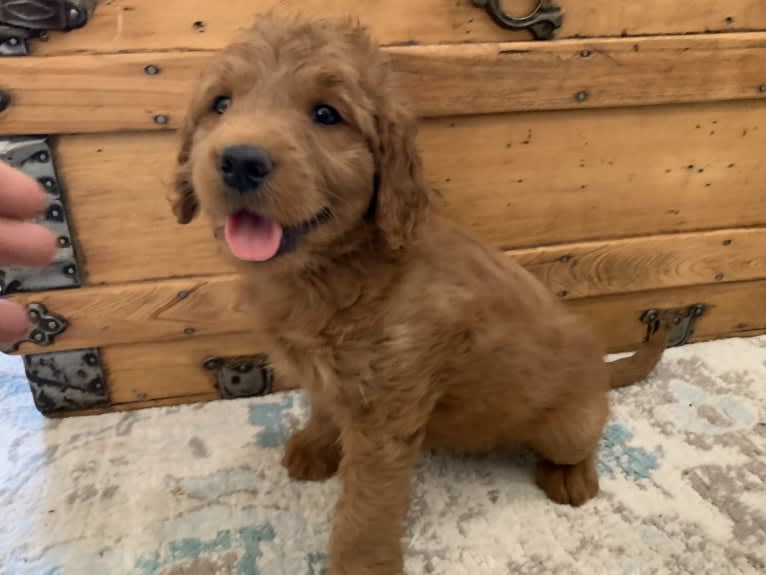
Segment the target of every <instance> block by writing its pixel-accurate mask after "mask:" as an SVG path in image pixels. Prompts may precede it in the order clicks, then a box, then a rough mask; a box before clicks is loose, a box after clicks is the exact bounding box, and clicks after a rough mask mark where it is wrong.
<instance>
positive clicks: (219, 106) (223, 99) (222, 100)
mask: <svg viewBox="0 0 766 575" xmlns="http://www.w3.org/2000/svg"><path fill="white" fill-rule="evenodd" d="M229 106H231V98H229V97H228V96H218V97H217V98H216V99H215V100H213V111H214V112H215V113H216V114H223V113H224V112H225V111H226V110H228V109H229Z"/></svg>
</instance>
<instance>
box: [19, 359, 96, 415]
mask: <svg viewBox="0 0 766 575" xmlns="http://www.w3.org/2000/svg"><path fill="white" fill-rule="evenodd" d="M24 367H25V369H26V372H27V379H28V380H29V387H30V390H31V392H32V397H33V399H34V402H35V406H36V407H37V409H38V410H39V411H40V413H42V414H44V415H56V414H62V415H63V414H66V413H68V412H73V411H84V410H88V409H96V408H102V407H109V406H110V405H111V398H110V393H109V386H108V385H107V382H106V373H105V371H104V368H103V367H102V363H101V355H100V353H99V351H98V350H97V349H79V350H75V351H59V352H54V353H43V354H38V355H27V356H25V357H24Z"/></svg>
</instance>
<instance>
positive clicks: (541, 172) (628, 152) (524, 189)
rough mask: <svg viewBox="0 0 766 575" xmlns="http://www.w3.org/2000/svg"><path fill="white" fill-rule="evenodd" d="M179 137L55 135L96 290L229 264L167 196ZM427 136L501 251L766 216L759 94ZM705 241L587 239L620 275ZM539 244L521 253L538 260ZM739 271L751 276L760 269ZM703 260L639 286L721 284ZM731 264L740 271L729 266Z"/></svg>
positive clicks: (423, 143)
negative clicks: (750, 99)
mask: <svg viewBox="0 0 766 575" xmlns="http://www.w3.org/2000/svg"><path fill="white" fill-rule="evenodd" d="M455 142H460V145H459V146H456V145H455ZM175 143H176V142H175V138H174V136H173V135H172V134H167V133H146V134H143V133H142V134H115V135H111V134H110V135H84V136H71V137H64V138H61V139H60V140H59V141H58V143H57V145H56V159H57V167H58V169H59V173H60V175H61V179H62V183H63V186H64V188H65V190H66V192H67V205H68V207H69V212H70V218H71V222H72V224H73V226H74V229H75V232H76V234H75V235H76V238H77V241H78V246H77V247H78V251H79V253H80V254H81V255H82V260H83V261H84V271H85V276H86V277H85V281H86V283H87V284H88V285H98V284H103V283H122V282H130V281H140V280H146V279H153V278H163V277H179V276H203V275H213V274H222V273H229V272H232V271H233V270H232V269H231V268H230V267H228V265H227V264H226V263H225V262H224V260H223V258H221V257H220V254H219V253H218V249H217V245H216V243H215V242H214V240H213V238H212V236H211V233H210V231H209V230H208V228H207V225H206V224H205V223H204V222H203V221H197V222H194V223H193V224H191V225H189V226H179V225H177V224H176V223H175V221H174V220H173V217H172V214H171V213H170V210H169V207H168V204H167V202H166V199H165V196H166V192H167V189H168V188H167V187H168V185H169V181H170V178H171V174H172V167H173V158H174V156H175ZM418 143H419V147H420V148H421V150H422V152H423V155H424V161H425V166H426V171H427V175H428V180H429V183H430V184H431V186H432V187H433V188H434V189H437V190H438V191H439V192H440V194H441V196H442V199H443V201H444V209H445V210H446V212H447V214H448V215H449V216H450V217H452V218H453V219H455V220H456V221H459V222H460V223H461V224H463V225H465V226H466V227H468V228H469V229H470V230H471V231H472V232H473V233H475V234H476V235H477V236H478V237H479V238H480V239H482V240H484V241H486V242H488V243H490V244H491V245H492V246H494V247H496V248H500V249H504V250H516V249H520V248H528V247H531V246H540V245H543V246H544V245H558V244H568V243H571V242H584V241H606V240H615V239H620V238H627V237H631V236H650V235H655V234H669V233H675V232H691V231H695V230H711V229H717V228H735V227H744V226H757V225H764V224H766V196H764V193H763V182H764V181H766V162H764V161H763V159H762V156H763V153H762V151H763V150H764V149H766V104H764V103H750V104H744V103H739V104H715V105H710V104H706V105H698V106H691V107H687V106H678V107H668V108H640V109H639V108H637V109H625V110H608V111H585V110H583V111H578V112H576V113H573V112H572V113H561V112H544V113H535V114H520V115H502V116H483V117H468V118H463V119H439V120H430V121H426V122H424V123H423V126H422V129H421V132H420V137H419V142H418ZM759 233H760V232H759ZM750 237H757V236H750ZM695 238H697V239H695ZM705 238H706V236H704V235H700V236H695V235H692V236H684V237H683V239H674V238H673V237H665V238H660V239H658V240H656V241H653V240H650V239H640V240H636V241H635V242H634V241H633V240H631V242H628V243H625V244H622V243H614V244H613V245H614V248H613V249H610V243H609V242H607V243H605V244H601V245H599V244H594V245H593V246H581V247H579V248H577V249H578V250H586V251H594V253H600V254H607V255H606V256H604V257H606V258H607V260H608V261H609V262H611V263H610V264H608V265H609V266H610V268H609V269H613V268H612V267H611V266H612V265H617V266H619V265H623V264H624V263H625V262H628V261H635V260H633V258H635V257H643V256H637V255H636V254H641V253H643V254H650V253H655V254H656V258H658V259H657V260H653V261H663V262H668V261H678V258H677V256H676V255H675V254H677V253H678V250H679V249H682V246H683V245H684V242H687V241H690V240H691V241H693V242H697V243H694V245H695V246H701V245H708V244H706V243H704V242H710V241H714V240H710V239H705ZM699 242H703V243H702V244H700V243H699ZM695 249H696V248H695ZM551 250H552V251H545V250H544V251H540V252H539V254H540V257H541V258H543V260H544V259H545V258H550V257H552V256H551V254H552V253H555V254H558V255H557V257H560V256H563V255H566V254H567V253H569V251H570V248H568V247H553V248H551ZM753 250H755V252H757V251H758V250H757V246H754V245H751V244H740V243H734V244H733V246H731V249H727V251H726V254H725V258H727V259H728V258H733V260H732V262H731V265H732V266H733V265H735V264H734V262H743V261H747V258H752V257H753V255H752V254H753V253H754V251H753ZM559 252H561V253H559ZM534 254H535V252H530V253H526V254H524V255H523V257H524V258H526V259H525V261H526V262H529V263H530V264H531V265H538V264H539V262H536V260H535V257H537V256H535V255H534ZM629 254H633V255H629ZM683 257H689V258H691V260H692V261H696V262H699V259H700V258H701V257H704V254H701V253H699V252H696V253H694V252H692V250H691V249H689V250H687V253H686V255H684V256H683ZM589 261H590V262H593V261H594V260H593V259H590V260H589ZM600 261H602V264H603V262H604V261H605V260H600ZM643 261H646V260H643ZM615 262H616V263H615ZM619 262H622V264H621V263H619ZM603 265H606V264H603ZM721 265H725V264H723V263H722V264H718V266H721ZM736 265H739V266H741V271H743V272H744V273H754V271H755V268H752V267H748V266H747V265H744V264H741V263H740V264H736ZM552 267H553V268H555V271H552V272H550V273H549V272H546V271H542V270H541V274H542V275H543V277H547V278H549V280H548V281H550V283H551V285H552V286H554V289H555V291H557V292H558V291H561V290H567V291H569V292H570V293H580V292H582V290H585V291H584V292H583V293H584V294H585V295H592V294H593V293H594V292H593V290H599V293H604V291H603V290H606V292H609V291H610V289H612V288H609V286H610V285H613V286H616V285H618V284H619V281H618V280H615V279H614V278H611V277H610V278H606V279H604V278H602V280H601V281H599V282H597V283H596V284H595V287H594V286H591V285H586V283H584V282H583V281H582V280H583V278H584V277H588V278H599V277H601V272H599V273H594V272H592V271H588V270H590V269H591V268H584V267H580V268H579V269H578V270H577V272H576V273H577V274H578V275H575V276H572V277H570V278H567V277H566V276H562V275H561V274H562V273H569V272H565V268H563V267H560V266H558V265H555V266H552ZM713 267H717V266H713ZM677 269H680V268H677ZM694 269H695V270H696V272H695V273H692V274H691V275H690V276H689V277H688V278H686V279H684V276H683V274H681V275H677V274H676V277H675V279H672V281H671V279H669V272H668V270H667V268H662V269H659V268H655V267H652V268H651V269H647V270H646V271H643V272H640V273H646V274H651V275H650V277H645V278H644V280H645V281H642V284H641V289H653V288H655V287H661V286H665V285H668V284H667V282H668V281H671V284H672V285H680V283H694V282H698V281H699V280H703V281H712V279H710V278H707V279H706V277H707V275H708V273H709V272H712V271H713V270H712V269H708V268H705V271H704V273H703V272H701V271H700V270H701V269H702V268H699V267H696V268H694ZM684 270H685V271H684V273H687V272H689V271H690V270H691V268H689V267H686V268H684ZM721 271H722V272H723V273H725V274H726V276H727V278H728V277H732V276H731V273H732V271H731V269H729V268H727V269H724V268H721ZM636 273H639V272H629V273H627V272H626V277H631V278H632V277H634V276H635V275H636ZM674 273H675V272H674ZM715 273H720V272H719V271H716V272H715ZM758 273H760V272H758ZM579 274H587V275H586V276H582V275H579ZM671 275H672V274H671ZM735 277H737V279H744V277H743V276H742V275H741V274H739V273H737V274H735ZM614 281H616V282H617V284H612V283H610V282H614ZM619 285H621V284H619Z"/></svg>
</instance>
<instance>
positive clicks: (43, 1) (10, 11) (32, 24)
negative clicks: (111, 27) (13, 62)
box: [0, 0, 97, 56]
mask: <svg viewBox="0 0 766 575" xmlns="http://www.w3.org/2000/svg"><path fill="white" fill-rule="evenodd" d="M96 1H97V0H0V56H25V55H26V54H27V53H28V48H27V42H26V41H27V39H29V38H31V37H33V36H36V37H44V36H45V35H46V33H47V32H48V31H49V30H63V31H67V30H74V29H75V28H82V27H83V26H85V24H87V23H88V20H89V19H90V17H91V16H92V15H93V10H95V8H96Z"/></svg>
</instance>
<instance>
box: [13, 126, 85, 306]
mask: <svg viewBox="0 0 766 575" xmlns="http://www.w3.org/2000/svg"><path fill="white" fill-rule="evenodd" d="M0 160H2V161H5V162H7V163H8V164H10V165H11V166H13V167H15V168H18V169H20V170H21V171H23V172H25V173H26V174H27V175H29V176H31V177H33V178H34V179H36V180H37V181H38V182H40V185H41V186H42V187H43V189H45V190H46V191H47V192H48V194H50V196H51V199H52V201H51V203H50V206H49V207H48V210H47V211H46V212H45V213H44V214H41V215H40V216H39V217H38V218H37V222H38V223H40V224H42V225H44V226H45V227H46V228H48V229H49V230H51V231H52V232H53V233H54V234H55V235H56V237H57V238H58V240H57V241H58V250H57V252H56V256H55V258H54V261H53V263H51V264H50V265H49V266H48V267H46V268H42V269H38V268H24V267H4V268H0V295H8V294H12V293H17V292H30V291H44V290H53V289H61V288H74V287H79V286H80V273H79V268H78V266H77V258H76V254H75V250H74V242H73V241H72V234H71V232H70V230H69V222H68V221H67V214H66V209H65V207H64V202H63V197H62V193H61V188H60V187H59V182H58V178H57V176H56V168H55V165H54V162H53V154H52V152H51V149H50V146H49V145H48V141H47V139H46V138H38V137H35V138H3V139H0Z"/></svg>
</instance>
